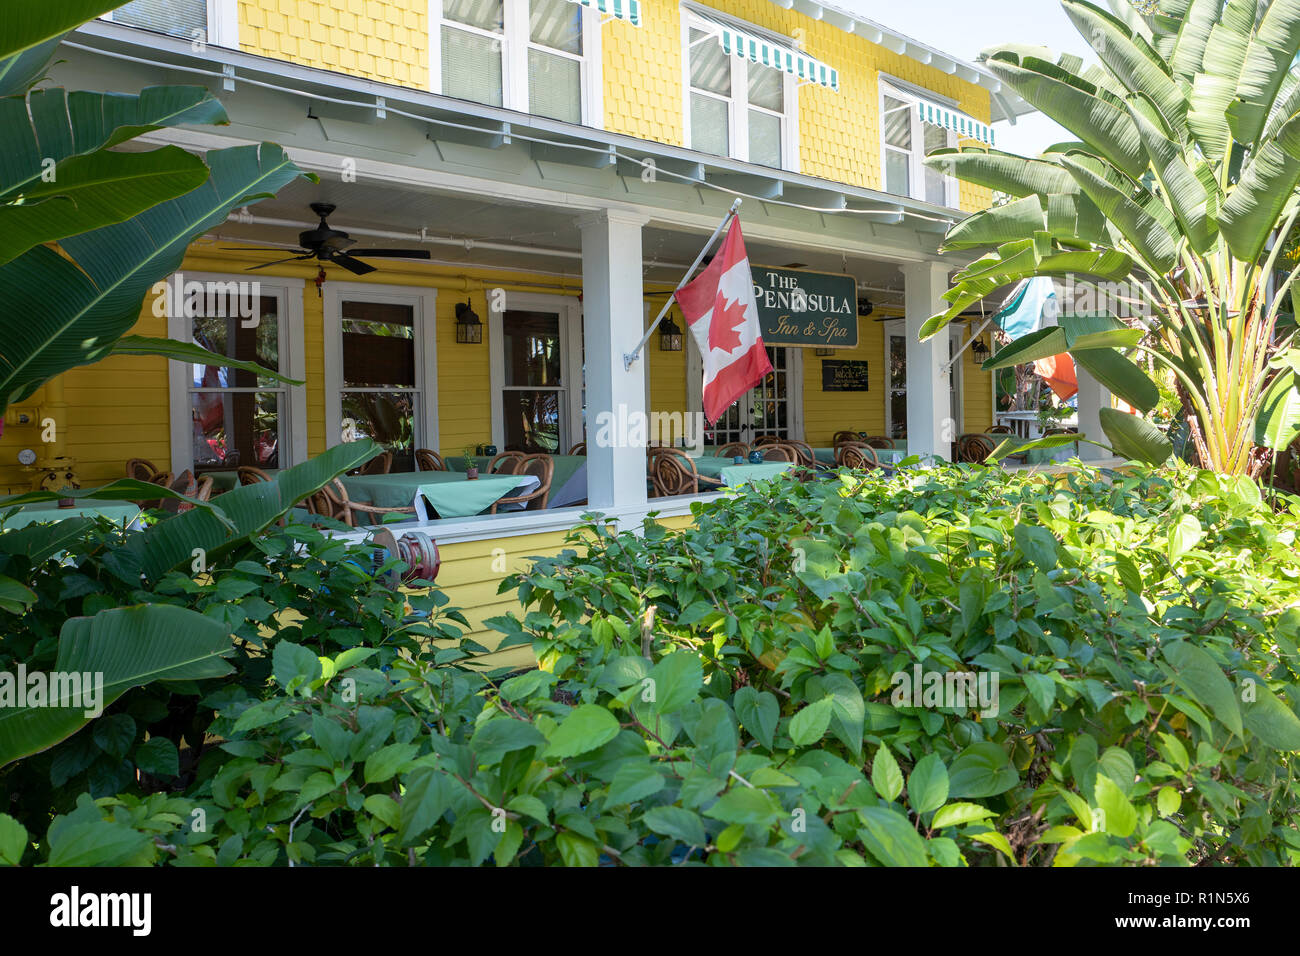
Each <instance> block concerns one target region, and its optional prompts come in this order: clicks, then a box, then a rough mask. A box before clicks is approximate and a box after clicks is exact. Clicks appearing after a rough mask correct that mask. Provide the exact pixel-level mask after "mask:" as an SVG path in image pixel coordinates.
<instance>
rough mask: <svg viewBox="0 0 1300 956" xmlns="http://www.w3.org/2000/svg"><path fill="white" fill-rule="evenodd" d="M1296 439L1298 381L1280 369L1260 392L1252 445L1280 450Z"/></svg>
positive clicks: (1299, 426)
mask: <svg viewBox="0 0 1300 956" xmlns="http://www.w3.org/2000/svg"><path fill="white" fill-rule="evenodd" d="M1297 438H1300V379H1297V378H1296V374H1295V372H1294V371H1293V370H1291V369H1289V368H1286V369H1283V370H1282V371H1281V372H1280V373H1279V374H1278V375H1277V377H1276V378H1274V379H1273V381H1272V382H1271V383H1270V384H1269V386H1268V388H1267V389H1266V390H1265V391H1264V400H1263V404H1262V406H1261V408H1260V410H1259V414H1258V415H1257V416H1256V418H1255V444H1256V445H1262V446H1263V447H1265V448H1271V449H1272V450H1273V451H1283V450H1285V449H1287V448H1289V447H1291V444H1292V442H1294V441H1295V440H1296V439H1297Z"/></svg>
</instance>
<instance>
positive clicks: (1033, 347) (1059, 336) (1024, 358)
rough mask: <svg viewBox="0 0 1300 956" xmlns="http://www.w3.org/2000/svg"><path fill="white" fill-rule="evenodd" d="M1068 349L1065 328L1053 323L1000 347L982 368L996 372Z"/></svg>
mask: <svg viewBox="0 0 1300 956" xmlns="http://www.w3.org/2000/svg"><path fill="white" fill-rule="evenodd" d="M1066 350H1067V346H1066V342H1065V329H1063V328H1061V327H1060V326H1057V325H1052V326H1048V327H1047V328H1045V329H1039V330H1038V331H1036V332H1030V333H1029V334H1028V335H1022V336H1021V337H1020V338H1018V339H1016V340H1015V341H1013V342H1012V343H1011V344H1010V345H1007V346H1005V347H1003V348H1001V349H998V351H997V354H995V355H993V356H991V357H990V358H988V359H987V360H986V361H985V362H984V364H983V365H981V366H980V368H982V369H983V370H984V371H986V372H995V371H997V370H998V369H1000V368H1011V367H1012V366H1013V365H1025V364H1028V363H1029V362H1037V361H1038V360H1039V359H1045V358H1051V357H1052V356H1053V355H1060V354H1061V353H1062V352H1065V351H1066Z"/></svg>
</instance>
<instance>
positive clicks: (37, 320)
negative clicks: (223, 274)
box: [0, 143, 301, 410]
mask: <svg viewBox="0 0 1300 956" xmlns="http://www.w3.org/2000/svg"><path fill="white" fill-rule="evenodd" d="M207 160H208V166H209V168H210V169H211V171H212V172H211V175H210V176H209V178H208V180H207V182H205V183H204V184H203V185H202V186H200V187H199V188H198V189H196V190H194V191H192V192H189V193H186V194H185V195H184V196H181V197H179V198H177V199H172V200H169V201H167V202H165V203H162V204H161V205H159V206H155V207H154V208H152V209H150V210H148V211H146V212H144V213H141V214H140V215H138V216H136V217H134V218H132V219H131V220H129V221H127V222H124V223H119V224H117V225H113V226H106V227H104V228H103V229H96V230H94V231H93V232H89V233H85V234H84V235H81V236H75V237H73V238H71V239H68V240H66V241H64V242H63V244H62V248H63V250H64V252H66V253H67V255H68V256H69V257H70V259H69V258H65V257H64V256H61V255H59V254H58V253H56V252H54V251H53V250H51V249H49V248H46V247H44V246H37V247H36V248H34V249H31V250H29V251H28V252H26V253H24V254H23V255H22V256H19V257H18V258H17V259H15V260H14V261H12V262H10V263H7V264H6V265H4V266H0V301H3V302H5V305H6V308H8V309H9V311H10V313H11V314H14V315H22V316H24V317H25V319H26V321H24V322H23V323H22V324H20V325H14V326H13V327H12V328H11V329H10V330H9V333H8V336H7V340H6V348H5V350H4V352H3V354H0V410H2V409H3V407H5V406H6V405H8V404H9V403H12V402H14V401H21V400H22V399H24V398H26V397H28V396H30V395H31V394H32V393H33V392H34V391H36V389H38V388H39V387H40V386H41V385H42V384H44V383H45V382H46V381H48V380H49V379H50V378H53V377H54V376H55V375H58V374H60V373H61V372H64V371H67V370H68V369H69V368H72V367H74V366H77V365H84V364H87V363H90V362H95V361H98V360H100V359H102V358H103V357H104V356H106V355H107V354H109V352H110V351H111V350H112V348H113V345H114V343H115V342H116V341H117V339H118V338H119V337H121V336H122V335H124V334H126V332H127V331H129V330H130V328H131V327H132V326H133V325H134V324H135V322H136V320H137V319H138V317H139V313H140V305H141V302H142V300H143V299H144V296H145V293H146V292H147V291H148V290H149V288H150V287H151V286H152V285H153V284H154V283H155V282H157V281H159V280H160V279H162V278H164V277H166V276H168V275H170V274H171V273H173V272H175V271H176V269H177V268H178V267H179V266H180V264H181V260H182V259H183V258H184V256H185V252H186V249H187V247H188V245H189V243H190V241H191V240H192V239H193V238H194V237H195V236H197V235H199V234H200V233H202V232H204V231H205V230H206V229H209V228H211V227H212V226H214V225H216V224H218V223H221V222H224V221H225V220H226V217H227V216H228V215H229V213H230V210H231V209H233V208H235V207H236V206H240V205H245V204H247V203H250V202H254V201H256V200H258V199H261V198H264V197H265V196H266V195H268V194H269V193H274V191H275V190H277V189H279V188H280V187H281V186H283V185H284V184H285V183H287V182H289V181H291V180H292V179H294V178H295V177H297V176H299V175H301V172H300V171H299V170H298V168H297V167H296V166H294V165H293V163H291V162H290V161H289V158H288V156H286V155H285V152H284V150H282V149H281V148H280V147H278V146H275V145H272V144H269V143H264V144H262V145H261V146H236V147H234V148H231V149H224V150H214V151H212V152H209V153H208V155H207Z"/></svg>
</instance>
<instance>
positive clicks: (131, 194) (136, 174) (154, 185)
mask: <svg viewBox="0 0 1300 956" xmlns="http://www.w3.org/2000/svg"><path fill="white" fill-rule="evenodd" d="M56 173H57V176H56V178H55V179H54V181H53V182H40V183H35V184H33V185H32V186H31V187H29V188H28V189H27V190H26V191H25V192H24V193H23V197H22V202H21V203H9V204H7V205H0V265H4V264H5V263H6V262H9V261H10V260H12V259H14V258H15V257H16V256H20V255H22V254H23V253H24V252H26V251H27V250H28V249H30V248H31V247H32V246H35V245H39V244H40V243H42V242H55V241H57V240H59V239H63V238H66V237H67V236H75V235H79V234H80V233H83V232H89V231H90V230H92V229H98V228H100V227H101V226H107V225H111V224H112V223H116V222H122V221H123V220H125V219H130V218H131V217H132V216H135V215H139V214H140V213H142V212H144V211H145V210H146V209H150V208H152V207H153V206H156V205H158V204H159V203H160V202H165V201H166V200H168V199H175V198H176V197H177V196H182V195H184V194H185V193H187V192H189V191H190V190H192V189H196V188H197V187H198V186H200V185H201V184H202V183H203V181H204V180H206V179H207V178H208V167H207V166H205V165H204V164H203V160H201V159H199V158H198V157H197V156H193V155H191V154H190V153H187V152H185V150H183V149H181V148H180V147H179V146H164V147H163V148H162V149H155V150H150V151H149V152H144V153H117V152H112V151H110V150H99V151H98V152H94V153H91V154H89V155H87V156H74V157H72V158H70V159H68V160H67V161H66V162H64V163H63V164H62V165H61V166H59V167H58V169H57V170H56Z"/></svg>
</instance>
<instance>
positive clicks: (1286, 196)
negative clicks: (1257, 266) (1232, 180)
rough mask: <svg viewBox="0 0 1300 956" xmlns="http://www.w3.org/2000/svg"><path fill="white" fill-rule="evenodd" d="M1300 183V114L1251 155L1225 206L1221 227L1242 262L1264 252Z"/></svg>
mask: <svg viewBox="0 0 1300 956" xmlns="http://www.w3.org/2000/svg"><path fill="white" fill-rule="evenodd" d="M1297 183H1300V114H1297V115H1296V116H1293V117H1291V118H1290V119H1288V120H1287V122H1286V123H1284V124H1283V125H1282V127H1281V128H1280V129H1279V130H1278V131H1277V136H1276V137H1274V138H1273V139H1271V140H1266V141H1265V142H1264V143H1262V144H1260V146H1259V147H1258V149H1256V150H1255V152H1254V153H1252V154H1251V157H1250V162H1249V163H1248V164H1247V165H1246V168H1245V169H1244V170H1243V171H1242V174H1241V179H1240V180H1239V181H1238V183H1237V185H1236V186H1235V187H1234V188H1233V190H1232V191H1231V192H1230V193H1228V198H1227V200H1226V201H1225V202H1224V204H1223V212H1222V213H1220V215H1219V228H1220V229H1222V230H1223V238H1224V239H1225V240H1227V243H1228V248H1229V249H1231V250H1232V254H1233V255H1234V256H1236V257H1237V258H1238V259H1244V260H1246V261H1247V262H1253V261H1255V259H1257V258H1258V257H1259V254H1260V253H1261V252H1262V251H1263V250H1264V245H1265V243H1266V242H1267V241H1268V237H1269V235H1270V234H1271V233H1272V232H1273V230H1274V229H1275V228H1277V225H1278V216H1279V215H1281V213H1282V210H1283V208H1284V207H1285V206H1286V204H1287V203H1288V202H1289V201H1290V200H1291V197H1292V194H1293V193H1294V192H1295V188H1296V184H1297Z"/></svg>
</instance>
